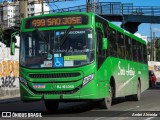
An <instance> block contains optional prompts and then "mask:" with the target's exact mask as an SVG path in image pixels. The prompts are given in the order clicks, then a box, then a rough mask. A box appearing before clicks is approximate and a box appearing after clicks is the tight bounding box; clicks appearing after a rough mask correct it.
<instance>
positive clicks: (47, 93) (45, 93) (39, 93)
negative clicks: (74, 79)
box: [30, 85, 81, 95]
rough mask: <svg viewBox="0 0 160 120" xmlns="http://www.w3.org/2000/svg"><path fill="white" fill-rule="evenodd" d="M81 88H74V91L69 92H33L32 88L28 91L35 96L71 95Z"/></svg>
mask: <svg viewBox="0 0 160 120" xmlns="http://www.w3.org/2000/svg"><path fill="white" fill-rule="evenodd" d="M80 88H81V85H80V86H78V87H77V88H75V89H74V90H69V91H35V90H33V89H32V88H30V90H31V91H32V92H33V93H34V94H37V95H54V94H73V93H76V92H77V91H78V90H79V89H80Z"/></svg>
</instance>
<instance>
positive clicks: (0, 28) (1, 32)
mask: <svg viewBox="0 0 160 120" xmlns="http://www.w3.org/2000/svg"><path fill="white" fill-rule="evenodd" d="M3 37H4V29H3V26H2V23H0V41H1V42H4V39H3Z"/></svg>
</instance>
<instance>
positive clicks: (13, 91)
mask: <svg viewBox="0 0 160 120" xmlns="http://www.w3.org/2000/svg"><path fill="white" fill-rule="evenodd" d="M15 53H16V54H15V55H14V56H11V55H10V48H6V47H0V99H4V98H12V97H19V49H18V48H16V50H15Z"/></svg>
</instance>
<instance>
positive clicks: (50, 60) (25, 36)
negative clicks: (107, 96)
mask: <svg viewBox="0 0 160 120" xmlns="http://www.w3.org/2000/svg"><path fill="white" fill-rule="evenodd" d="M65 33H66V30H55V31H53V30H50V31H39V30H38V32H37V30H35V31H34V32H26V33H25V32H24V33H22V34H21V48H20V65H21V66H24V67H26V68H57V67H58V68H59V67H75V66H82V65H86V64H89V63H91V62H93V60H94V44H93V34H92V30H91V29H71V30H70V31H69V33H68V34H67V35H66V34H65ZM64 36H65V37H64ZM64 38H65V40H64ZM62 39H63V40H62ZM62 42H63V43H62Z"/></svg>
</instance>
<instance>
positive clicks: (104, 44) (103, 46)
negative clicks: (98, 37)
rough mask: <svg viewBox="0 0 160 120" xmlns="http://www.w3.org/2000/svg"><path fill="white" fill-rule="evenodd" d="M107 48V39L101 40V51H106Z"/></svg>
mask: <svg viewBox="0 0 160 120" xmlns="http://www.w3.org/2000/svg"><path fill="white" fill-rule="evenodd" d="M107 46H108V39H107V38H103V39H102V49H103V50H107Z"/></svg>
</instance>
